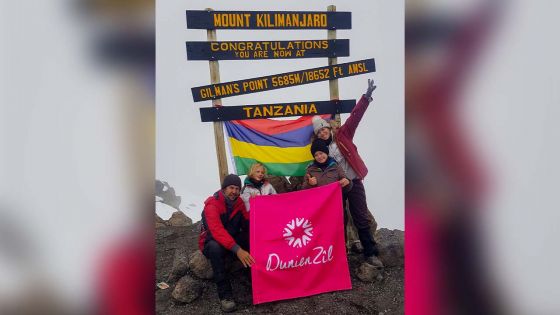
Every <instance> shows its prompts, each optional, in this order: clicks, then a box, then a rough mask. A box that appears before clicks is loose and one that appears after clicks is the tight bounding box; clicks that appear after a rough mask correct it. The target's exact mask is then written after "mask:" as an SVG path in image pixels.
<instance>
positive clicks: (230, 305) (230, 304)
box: [220, 300, 236, 313]
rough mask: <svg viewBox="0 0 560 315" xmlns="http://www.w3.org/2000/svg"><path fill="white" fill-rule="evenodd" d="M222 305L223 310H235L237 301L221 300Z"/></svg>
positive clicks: (227, 311)
mask: <svg viewBox="0 0 560 315" xmlns="http://www.w3.org/2000/svg"><path fill="white" fill-rule="evenodd" d="M220 305H221V306H222V311H224V312H226V313H229V312H233V311H234V310H235V307H236V305H235V302H234V301H233V300H221V301H220Z"/></svg>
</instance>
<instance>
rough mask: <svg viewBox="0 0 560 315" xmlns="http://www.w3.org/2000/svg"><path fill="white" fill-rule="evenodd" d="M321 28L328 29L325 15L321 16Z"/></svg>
mask: <svg viewBox="0 0 560 315" xmlns="http://www.w3.org/2000/svg"><path fill="white" fill-rule="evenodd" d="M321 27H327V15H326V14H324V13H322V14H321Z"/></svg>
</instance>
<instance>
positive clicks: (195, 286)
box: [171, 276, 202, 303]
mask: <svg viewBox="0 0 560 315" xmlns="http://www.w3.org/2000/svg"><path fill="white" fill-rule="evenodd" d="M201 294H202V284H201V283H200V281H199V280H195V279H193V278H191V277H190V276H184V277H182V278H181V279H180V280H179V282H177V284H176V285H175V289H173V293H172V294H171V296H173V298H174V299H175V300H177V301H179V302H182V303H191V302H192V301H194V300H196V299H197V298H198V297H199V296H200V295H201Z"/></svg>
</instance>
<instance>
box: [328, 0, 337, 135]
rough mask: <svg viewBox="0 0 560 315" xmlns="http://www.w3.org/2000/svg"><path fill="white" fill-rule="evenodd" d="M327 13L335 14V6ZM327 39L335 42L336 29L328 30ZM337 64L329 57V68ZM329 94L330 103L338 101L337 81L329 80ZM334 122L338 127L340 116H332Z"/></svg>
mask: <svg viewBox="0 0 560 315" xmlns="http://www.w3.org/2000/svg"><path fill="white" fill-rule="evenodd" d="M327 11H328V12H335V11H336V6H335V5H329V6H328V7H327ZM327 39H328V40H336V28H335V29H329V30H328V31H327ZM337 63H338V59H337V57H330V58H329V66H333V65H336V64H337ZM329 94H330V98H331V101H332V100H338V99H339V95H338V79H333V80H329ZM334 120H335V122H336V127H340V114H335V115H334Z"/></svg>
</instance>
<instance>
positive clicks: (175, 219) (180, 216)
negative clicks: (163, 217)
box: [167, 211, 192, 226]
mask: <svg viewBox="0 0 560 315" xmlns="http://www.w3.org/2000/svg"><path fill="white" fill-rule="evenodd" d="M167 224H168V225H170V226H189V225H192V220H191V219H190V218H189V217H187V216H186V215H185V214H184V213H183V212H182V211H175V212H173V214H172V215H171V218H169V220H167Z"/></svg>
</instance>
